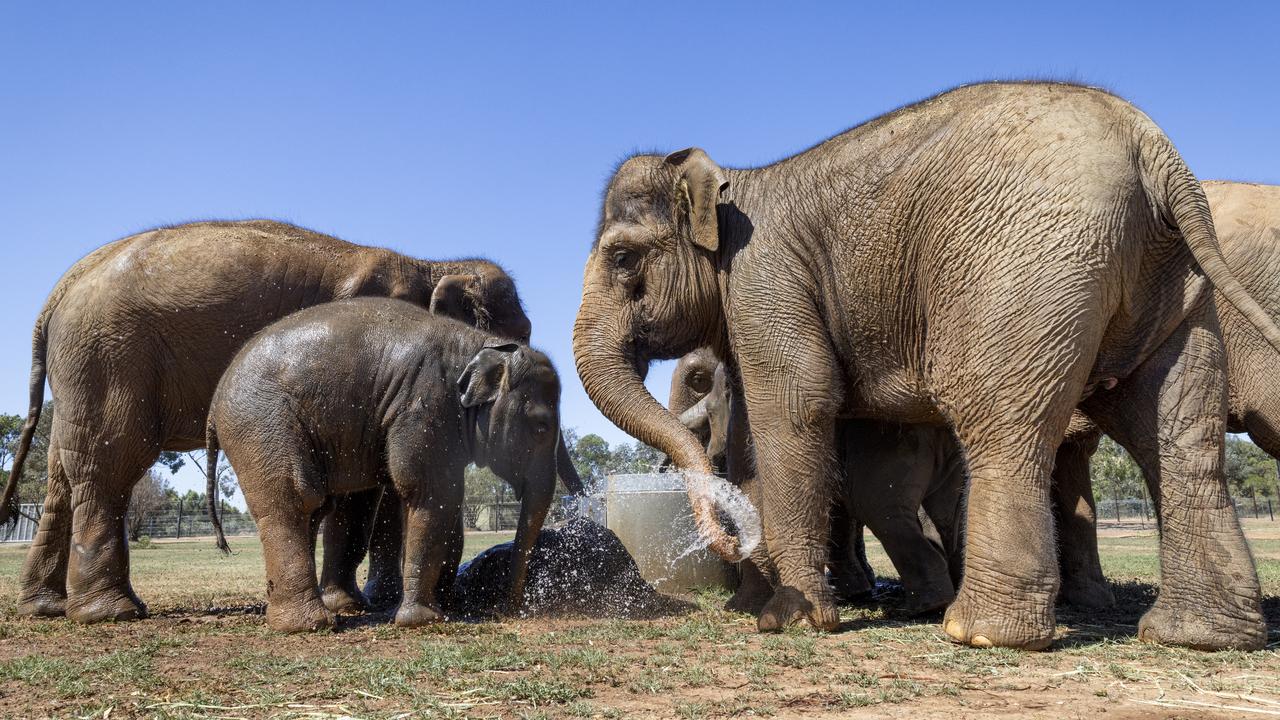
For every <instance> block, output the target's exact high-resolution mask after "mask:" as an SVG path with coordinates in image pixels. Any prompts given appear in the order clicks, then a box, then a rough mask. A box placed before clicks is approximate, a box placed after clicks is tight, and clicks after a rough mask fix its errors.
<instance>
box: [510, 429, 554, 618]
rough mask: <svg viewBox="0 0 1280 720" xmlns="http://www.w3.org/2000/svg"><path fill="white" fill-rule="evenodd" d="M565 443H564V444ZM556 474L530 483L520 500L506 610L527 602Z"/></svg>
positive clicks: (516, 610) (518, 608) (513, 610)
mask: <svg viewBox="0 0 1280 720" xmlns="http://www.w3.org/2000/svg"><path fill="white" fill-rule="evenodd" d="M563 444H564V443H561V445H562V446H563ZM555 488H556V475H555V473H554V472H553V473H550V474H548V475H547V476H546V477H545V479H544V480H543V481H542V482H538V483H532V484H527V485H526V487H525V491H524V498H523V499H522V500H521V502H520V522H519V524H518V525H517V526H516V539H515V547H514V550H515V552H513V553H511V559H510V563H511V564H510V565H509V566H508V568H507V578H508V580H509V582H510V585H509V590H508V594H507V603H506V608H505V610H506V612H507V614H514V613H516V612H518V611H519V610H520V607H521V605H523V604H524V582H525V577H526V575H527V574H528V571H529V556H530V555H531V554H532V553H533V546H534V544H535V543H537V541H538V533H540V532H542V522H543V521H544V520H545V519H546V517H547V511H548V510H550V509H551V499H552V497H553V496H554V495H555Z"/></svg>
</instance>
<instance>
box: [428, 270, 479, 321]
mask: <svg viewBox="0 0 1280 720" xmlns="http://www.w3.org/2000/svg"><path fill="white" fill-rule="evenodd" d="M479 281H480V278H478V277H476V276H475V275H445V276H444V277H442V278H440V281H439V282H437V283H436V289H435V290H433V291H431V304H430V305H429V306H428V307H429V309H430V310H431V313H432V314H433V315H443V316H445V317H449V318H453V319H454V320H459V321H461V322H464V323H466V324H468V325H475V324H476V312H475V300H474V299H473V298H472V289H473V288H474V287H475V285H476V284H477V283H478V282H479Z"/></svg>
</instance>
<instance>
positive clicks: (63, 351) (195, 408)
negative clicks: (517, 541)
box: [0, 220, 530, 622]
mask: <svg viewBox="0 0 1280 720" xmlns="http://www.w3.org/2000/svg"><path fill="white" fill-rule="evenodd" d="M360 295H382V296H389V297H394V298H402V299H404V300H407V301H409V302H413V303H415V304H418V305H420V306H422V307H431V308H432V309H433V310H435V311H437V312H441V313H444V314H448V315H451V316H453V317H457V318H460V319H464V320H467V321H469V322H471V323H472V324H474V325H476V326H477V327H479V328H481V329H483V330H486V331H489V332H493V333H495V334H499V335H503V336H506V337H512V338H515V339H519V340H527V339H528V337H529V329H530V323H529V319H528V318H527V317H526V316H525V313H524V310H523V309H522V308H521V305H520V299H519V296H518V295H517V293H516V287H515V284H514V283H513V282H512V281H511V278H510V277H508V275H507V274H506V273H505V272H504V271H503V270H502V269H501V268H500V267H498V266H497V265H495V264H493V263H491V262H489V261H487V260H458V261H449V262H429V261H424V260H417V259H414V258H410V257H406V256H404V255H401V254H398V253H395V252H392V251H390V250H384V249H381V248H371V247H363V246H360V245H354V244H352V243H348V242H345V241H342V240H339V239H337V238H333V237H329V236H327V235H322V234H319V233H316V232H312V231H310V230H305V229H302V228H299V227H294V226H292V225H287V224H284V223H279V222H272V221H267V220H254V221H245V222H201V223H192V224H188V225H178V226H174V227H164V228H159V229H156V230H151V231H148V232H144V233H141V234H138V235H133V236H131V237H127V238H124V239H122V240H117V241H116V242H113V243H111V244H109V245H105V246H103V247H101V248H99V249H97V250H96V251H94V252H93V253H91V254H89V255H88V256H86V257H85V258H84V259H82V260H80V261H79V262H77V263H76V264H75V265H74V266H73V267H72V268H71V269H70V270H68V271H67V273H66V274H65V275H63V277H62V279H61V280H59V281H58V284H57V285H56V286H55V287H54V289H53V292H52V293H51V294H50V296H49V299H48V300H47V301H46V302H45V306H44V309H43V310H42V311H41V313H40V316H39V318H38V319H37V320H36V325H35V332H34V339H33V342H32V345H33V347H32V362H31V382H30V392H31V403H30V410H29V412H28V416H27V421H26V425H25V426H24V427H23V430H22V435H21V438H20V442H19V447H18V451H17V453H16V456H15V458H14V463H13V472H12V473H11V474H10V476H9V482H8V485H7V486H6V488H5V494H4V500H3V505H2V507H3V508H5V511H10V512H11V511H12V510H13V509H14V508H16V505H17V497H16V495H15V491H16V488H17V483H18V480H19V478H20V477H21V475H22V465H23V461H24V460H25V457H26V454H27V450H28V449H29V447H30V443H31V437H32V434H33V432H34V429H35V425H36V422H37V420H38V419H39V413H40V406H41V402H42V399H43V396H44V383H45V377H46V374H47V376H48V379H49V385H50V387H51V388H52V390H53V397H54V399H55V401H56V404H55V405H54V408H55V410H54V418H53V428H52V437H51V441H50V448H49V489H48V496H47V498H46V499H45V507H44V514H43V516H42V517H41V518H40V529H39V531H38V534H37V535H36V538H35V540H34V542H33V543H32V545H31V549H30V551H29V552H28V554H27V559H26V563H25V564H24V566H23V569H22V575H21V579H20V587H21V595H20V597H19V600H18V612H19V613H21V614H25V615H60V614H63V613H64V612H65V614H66V615H67V617H69V618H71V619H73V620H76V621H80V622H93V621H97V620H108V619H127V618H134V617H140V616H143V615H144V614H145V612H146V608H145V606H144V605H143V604H142V602H141V601H140V600H139V599H138V598H137V596H136V595H135V594H134V592H133V588H132V586H131V585H130V583H129V556H128V545H127V543H126V542H125V536H124V533H123V530H122V528H123V522H124V516H125V510H126V507H127V505H128V501H129V494H130V490H131V488H132V487H133V485H134V483H135V482H136V481H137V479H138V478H139V477H141V475H142V473H143V472H144V471H145V470H146V469H147V468H148V467H150V466H151V465H152V464H153V463H154V462H155V460H156V457H157V455H158V454H159V452H160V451H161V450H190V449H194V448H197V447H200V446H201V445H203V443H204V422H205V415H206V413H207V411H208V407H209V398H210V397H211V396H212V395H213V390H214V387H215V386H216V384H217V382H218V379H219V378H220V377H221V376H222V371H223V369H225V368H226V366H227V364H228V363H229V362H230V361H231V358H232V357H233V356H234V355H235V353H236V351H237V350H238V349H239V348H240V346H241V345H242V344H243V343H244V342H245V341H246V340H248V339H249V338H250V337H251V336H252V335H253V334H254V333H255V332H257V331H258V330H260V329H262V328H263V327H265V326H267V325H268V324H270V323H271V322H273V321H275V320H277V319H279V318H281V317H284V316H285V315H288V314H289V313H292V312H294V311H295V310H299V309H301V308H304V307H308V306H311V305H316V304H320V303H324V302H328V301H331V300H336V299H341V298H348V297H355V296H360ZM5 511H0V512H5Z"/></svg>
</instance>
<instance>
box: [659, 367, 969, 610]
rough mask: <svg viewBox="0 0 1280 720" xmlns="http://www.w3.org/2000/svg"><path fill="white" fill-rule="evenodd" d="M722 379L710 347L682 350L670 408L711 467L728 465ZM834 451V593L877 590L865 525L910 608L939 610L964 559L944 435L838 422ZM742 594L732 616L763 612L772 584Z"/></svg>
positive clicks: (956, 468) (961, 481) (960, 470)
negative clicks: (836, 480)
mask: <svg viewBox="0 0 1280 720" xmlns="http://www.w3.org/2000/svg"><path fill="white" fill-rule="evenodd" d="M728 375H729V373H728V372H727V371H726V369H725V364H724V363H721V362H719V361H718V360H717V359H716V358H715V355H714V353H712V352H711V349H710V348H699V349H698V350H695V351H693V352H691V353H688V354H687V355H685V356H684V357H682V358H680V360H679V362H677V363H676V367H675V370H674V371H673V373H672V377H671V394H670V398H669V400H668V403H667V407H668V409H670V410H671V412H672V413H675V414H677V415H679V417H680V419H681V422H682V423H683V424H684V425H685V427H687V428H689V429H690V431H692V432H693V434H694V435H695V436H696V437H698V439H699V440H700V441H701V442H702V444H703V445H704V446H705V447H706V448H707V455H708V457H709V458H710V459H711V462H712V465H713V466H715V467H716V469H717V470H719V469H722V468H724V467H725V458H726V456H727V452H726V448H727V445H728V426H729V412H730V406H731V404H732V402H731V396H730V390H729V380H728ZM836 449H837V451H838V453H839V456H840V457H839V460H840V462H839V469H840V473H841V475H840V482H839V484H838V487H839V488H840V489H839V491H838V492H836V493H835V503H834V505H833V506H832V515H831V541H830V551H829V553H828V557H827V561H826V565H827V572H828V579H829V581H830V583H831V585H832V587H833V588H834V589H835V590H836V592H837V593H838V594H839V595H841V596H842V597H844V598H848V599H854V598H858V597H860V596H863V595H865V594H866V593H868V592H870V591H871V590H872V589H873V587H874V585H875V574H874V573H873V572H872V570H871V567H870V565H869V564H868V563H867V559H866V549H865V546H864V544H863V537H862V532H863V527H864V526H866V527H870V528H871V531H872V533H874V534H875V536H876V538H877V539H879V540H880V542H881V544H882V545H883V546H884V549H885V552H886V554H888V556H889V560H890V561H891V562H893V565H894V567H895V568H896V569H897V570H898V574H899V576H900V577H901V578H902V585H903V590H904V592H905V594H906V603H907V609H908V611H909V612H912V613H926V612H932V611H935V610H940V609H942V608H945V607H946V606H947V604H948V603H950V602H951V600H952V598H954V597H955V588H956V586H957V585H958V584H959V581H960V576H961V572H962V570H963V556H964V553H963V545H964V538H963V535H962V532H961V523H960V515H961V502H962V499H963V496H964V485H965V467H966V466H965V463H964V457H963V456H962V455H961V453H960V448H959V446H958V445H957V444H956V443H955V441H954V440H953V439H952V437H951V433H950V431H948V430H947V429H946V428H945V427H937V426H930V425H898V424H893V423H881V422H876V421H874V420H841V421H839V422H838V423H837V425H836ZM736 479H737V478H735V477H732V476H731V477H730V480H731V481H734V480H736ZM930 530H931V531H932V532H929V531H930ZM744 562H752V561H750V560H747V561H744ZM771 574H772V573H765V574H764V575H759V574H758V573H750V574H747V573H744V575H745V576H746V577H749V578H755V577H765V576H768V575H771ZM739 590H740V592H738V593H735V595H734V597H733V599H732V600H731V601H730V603H729V607H731V608H733V609H736V610H746V611H759V609H760V608H761V607H762V606H763V604H764V603H765V602H767V601H768V599H769V596H771V595H772V588H766V587H754V586H752V585H751V581H748V582H745V583H742V584H741V585H740V587H739Z"/></svg>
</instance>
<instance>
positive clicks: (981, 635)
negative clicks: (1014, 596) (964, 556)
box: [942, 590, 1053, 650]
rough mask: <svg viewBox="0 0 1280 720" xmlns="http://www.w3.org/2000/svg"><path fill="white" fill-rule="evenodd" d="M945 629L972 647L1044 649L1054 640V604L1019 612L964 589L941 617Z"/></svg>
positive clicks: (962, 642)
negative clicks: (996, 604) (975, 596)
mask: <svg viewBox="0 0 1280 720" xmlns="http://www.w3.org/2000/svg"><path fill="white" fill-rule="evenodd" d="M942 629H943V631H944V632H946V633H947V635H949V636H950V637H951V639H952V640H954V641H955V642H958V643H961V644H963V645H971V646H973V647H980V648H989V647H1007V648H1016V649H1019V650H1044V649H1046V648H1048V647H1049V645H1050V643H1052V642H1053V608H1052V606H1051V605H1049V604H1048V603H1047V602H1046V603H1044V608H1042V609H1040V610H1039V611H1038V612H1031V613H1027V612H1026V611H1022V612H1019V611H1018V610H1016V609H1015V608H1009V607H999V606H995V605H992V604H990V603H986V602H982V601H980V600H975V599H973V596H972V595H966V594H965V593H964V591H963V590H962V591H961V593H960V595H959V596H957V597H956V599H955V601H954V602H952V603H951V606H950V607H948V608H947V612H946V614H945V615H944V616H943V619H942Z"/></svg>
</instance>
